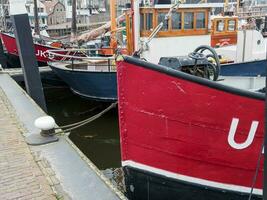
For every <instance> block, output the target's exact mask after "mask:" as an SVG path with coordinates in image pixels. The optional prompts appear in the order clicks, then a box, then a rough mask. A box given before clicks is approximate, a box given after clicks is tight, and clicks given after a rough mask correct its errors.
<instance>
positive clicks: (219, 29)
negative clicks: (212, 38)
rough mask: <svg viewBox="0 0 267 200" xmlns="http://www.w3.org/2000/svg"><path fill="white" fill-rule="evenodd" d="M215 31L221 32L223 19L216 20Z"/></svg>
mask: <svg viewBox="0 0 267 200" xmlns="http://www.w3.org/2000/svg"><path fill="white" fill-rule="evenodd" d="M216 31H218V32H223V31H224V21H223V20H218V21H217V24H216Z"/></svg>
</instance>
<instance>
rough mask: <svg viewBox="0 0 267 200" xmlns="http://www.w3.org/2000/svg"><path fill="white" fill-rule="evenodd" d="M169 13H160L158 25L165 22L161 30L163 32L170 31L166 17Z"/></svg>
mask: <svg viewBox="0 0 267 200" xmlns="http://www.w3.org/2000/svg"><path fill="white" fill-rule="evenodd" d="M166 14H167V13H165V12H164V13H162V12H159V13H158V24H160V23H161V22H163V27H162V29H161V30H163V31H166V30H168V21H166V20H165V16H166Z"/></svg>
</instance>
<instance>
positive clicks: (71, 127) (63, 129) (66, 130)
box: [55, 102, 118, 134]
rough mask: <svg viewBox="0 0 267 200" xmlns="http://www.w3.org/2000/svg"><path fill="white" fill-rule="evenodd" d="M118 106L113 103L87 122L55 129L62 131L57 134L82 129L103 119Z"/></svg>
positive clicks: (83, 121)
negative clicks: (103, 116)
mask: <svg viewBox="0 0 267 200" xmlns="http://www.w3.org/2000/svg"><path fill="white" fill-rule="evenodd" d="M117 104H118V102H115V103H112V104H111V105H110V106H109V107H107V108H106V109H104V110H103V111H101V112H100V113H98V114H96V115H94V116H92V117H89V118H88V119H85V120H82V121H79V122H76V123H73V124H68V125H65V126H60V127H57V128H55V129H61V130H62V131H60V132H57V134H59V133H63V132H69V131H72V130H74V129H77V128H80V127H81V126H84V125H86V124H88V123H90V122H92V121H94V120H96V119H98V118H99V117H101V116H102V115H104V114H105V113H107V112H108V111H109V110H111V109H112V108H115V107H116V105H117Z"/></svg>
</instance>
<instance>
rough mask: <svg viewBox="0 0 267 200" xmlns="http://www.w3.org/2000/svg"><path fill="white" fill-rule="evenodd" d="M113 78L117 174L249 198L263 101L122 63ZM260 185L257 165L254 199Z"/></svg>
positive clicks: (156, 69)
mask: <svg viewBox="0 0 267 200" xmlns="http://www.w3.org/2000/svg"><path fill="white" fill-rule="evenodd" d="M117 74H118V100H119V120H120V136H121V151H122V164H123V166H125V167H130V168H134V169H138V170H142V171H144V172H149V173H154V174H157V175H161V176H164V177H168V178H171V179H175V180H180V181H183V182H186V183H192V184H197V185H202V186H204V187H211V188H215V189H218V190H225V191H234V192H238V193H249V192H250V187H251V185H252V181H253V178H254V176H255V171H256V167H257V161H258V158H259V156H260V155H261V152H262V144H263V134H264V133H263V127H264V96H263V95H261V94H255V93H250V92H246V91H241V90H238V89H234V88H230V87H226V86H223V85H220V84H218V83H215V82H211V81H207V80H204V79H200V78H198V77H193V76H191V75H188V74H184V73H182V72H178V71H175V70H172V69H168V68H166V67H163V66H159V65H153V64H150V63H146V62H143V61H140V60H137V59H134V58H130V57H125V60H124V61H121V62H119V63H118V73H117ZM262 181H263V159H262V160H261V163H260V169H259V173H258V176H257V180H256V184H255V188H254V191H253V193H254V194H257V195H261V193H262Z"/></svg>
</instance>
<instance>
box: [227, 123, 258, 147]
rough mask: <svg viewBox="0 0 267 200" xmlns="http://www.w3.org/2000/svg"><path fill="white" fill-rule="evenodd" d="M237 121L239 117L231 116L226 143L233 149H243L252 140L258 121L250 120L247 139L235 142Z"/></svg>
mask: <svg viewBox="0 0 267 200" xmlns="http://www.w3.org/2000/svg"><path fill="white" fill-rule="evenodd" d="M238 122H239V119H237V118H233V120H232V123H231V126H230V131H229V135H228V143H229V144H230V146H231V147H233V148H235V149H245V148H247V147H248V146H249V145H251V143H252V142H253V139H254V136H255V133H256V131H257V128H258V125H259V122H258V121H252V124H251V127H250V130H249V133H248V137H247V140H246V141H245V142H243V143H236V142H235V133H236V129H237V126H238Z"/></svg>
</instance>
